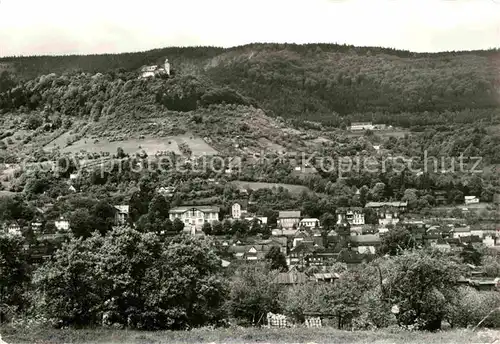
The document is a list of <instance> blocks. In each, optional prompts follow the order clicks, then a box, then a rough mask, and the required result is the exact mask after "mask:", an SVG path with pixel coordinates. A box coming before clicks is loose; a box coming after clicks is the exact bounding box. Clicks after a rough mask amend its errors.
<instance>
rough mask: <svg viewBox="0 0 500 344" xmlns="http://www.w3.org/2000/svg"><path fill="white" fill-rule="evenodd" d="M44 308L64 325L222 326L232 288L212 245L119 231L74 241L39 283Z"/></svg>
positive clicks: (45, 269)
mask: <svg viewBox="0 0 500 344" xmlns="http://www.w3.org/2000/svg"><path fill="white" fill-rule="evenodd" d="M34 282H35V288H36V292H37V294H38V295H39V298H38V299H39V300H43V301H42V302H40V303H39V304H38V305H37V306H38V310H39V311H41V312H42V314H44V315H46V316H47V317H48V318H49V319H52V320H54V321H55V322H56V323H59V324H60V325H61V326H76V327H78V326H95V325H100V324H101V323H102V321H103V320H104V319H105V320H106V322H107V323H109V324H120V325H122V326H127V327H130V328H137V329H145V330H159V329H186V328H190V327H197V326H203V325H208V324H217V323H218V322H219V321H221V319H223V318H224V314H223V312H222V310H223V307H222V304H223V300H225V295H226V286H225V283H224V280H223V279H222V276H221V263H220V259H219V258H218V257H217V256H216V254H215V253H214V252H213V250H212V244H211V242H210V241H209V240H207V239H203V238H191V237H184V236H180V237H176V238H174V239H173V240H172V241H170V242H169V243H163V242H162V241H161V240H160V238H159V237H158V236H157V235H156V234H154V233H141V232H138V231H135V230H133V229H130V228H118V229H115V230H113V231H112V232H109V233H108V234H107V235H106V236H105V237H102V236H99V235H98V234H97V233H95V234H94V235H93V236H92V237H90V238H88V239H85V240H82V239H71V240H70V241H69V242H68V243H67V244H65V245H64V246H63V248H62V249H60V250H59V251H58V252H57V254H56V256H55V257H54V260H53V261H50V262H47V263H46V264H45V265H43V266H42V267H41V268H40V269H39V270H38V271H37V273H36V277H35V279H34Z"/></svg>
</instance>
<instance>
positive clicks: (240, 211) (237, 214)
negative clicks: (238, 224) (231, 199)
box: [231, 201, 247, 219]
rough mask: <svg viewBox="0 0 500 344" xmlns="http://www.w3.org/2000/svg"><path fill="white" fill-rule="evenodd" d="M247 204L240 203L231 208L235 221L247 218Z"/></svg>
mask: <svg viewBox="0 0 500 344" xmlns="http://www.w3.org/2000/svg"><path fill="white" fill-rule="evenodd" d="M246 207H247V202H245V201H240V202H235V203H234V204H233V205H232V206H231V216H232V217H233V219H240V218H241V217H242V216H245V215H246V214H247V210H246Z"/></svg>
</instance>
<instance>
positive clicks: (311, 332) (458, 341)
mask: <svg viewBox="0 0 500 344" xmlns="http://www.w3.org/2000/svg"><path fill="white" fill-rule="evenodd" d="M1 333H2V336H3V340H5V341H6V342H7V343H8V344H12V343H30V344H33V343H36V344H62V343H81V344H84V343H109V344H115V343H116V344H118V343H119V344H145V343H147V344H159V343H227V344H240V343H273V344H278V343H279V344H281V343H318V344H319V343H328V344H330V343H331V344H333V343H339V344H340V343H342V344H344V343H349V344H358V343H359V344H361V343H363V344H364V343H370V344H389V343H391V344H392V343H404V344H413V343H415V344H416V343H425V344H430V343H439V344H441V343H444V344H446V343H450V344H452V343H453V344H462V343H478V344H479V343H495V344H497V343H498V344H500V331H478V332H472V331H471V330H453V331H443V332H437V333H426V332H406V331H401V330H392V331H391V330H378V331H354V332H350V331H340V330H336V329H332V328H320V329H308V328H291V329H257V328H239V327H235V328H229V329H215V330H213V329H208V328H203V329H195V330H192V331H177V332H174V331H159V332H140V331H127V330H113V329H87V330H53V329H38V330H22V331H19V330H14V329H11V328H10V329H9V328H4V329H2V332H1Z"/></svg>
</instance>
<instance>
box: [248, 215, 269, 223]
mask: <svg viewBox="0 0 500 344" xmlns="http://www.w3.org/2000/svg"><path fill="white" fill-rule="evenodd" d="M244 219H245V220H246V221H248V222H250V223H252V221H253V220H257V221H259V222H260V223H261V224H263V225H265V224H267V217H266V216H246V217H244Z"/></svg>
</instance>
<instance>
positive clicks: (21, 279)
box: [0, 233, 30, 323]
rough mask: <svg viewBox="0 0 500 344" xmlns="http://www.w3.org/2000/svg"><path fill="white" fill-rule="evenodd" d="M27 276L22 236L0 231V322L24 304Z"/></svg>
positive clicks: (20, 308) (25, 302) (28, 276)
mask: <svg viewBox="0 0 500 344" xmlns="http://www.w3.org/2000/svg"><path fill="white" fill-rule="evenodd" d="M29 278H30V275H29V270H28V265H27V261H26V256H25V253H24V249H23V238H22V237H21V236H14V235H10V234H4V233H0V323H2V322H4V321H6V320H8V318H10V317H11V316H13V315H14V314H15V313H16V312H18V311H19V310H22V309H23V308H24V307H25V306H26V304H27V300H26V299H25V297H24V291H25V288H26V287H27V285H28V282H29Z"/></svg>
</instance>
